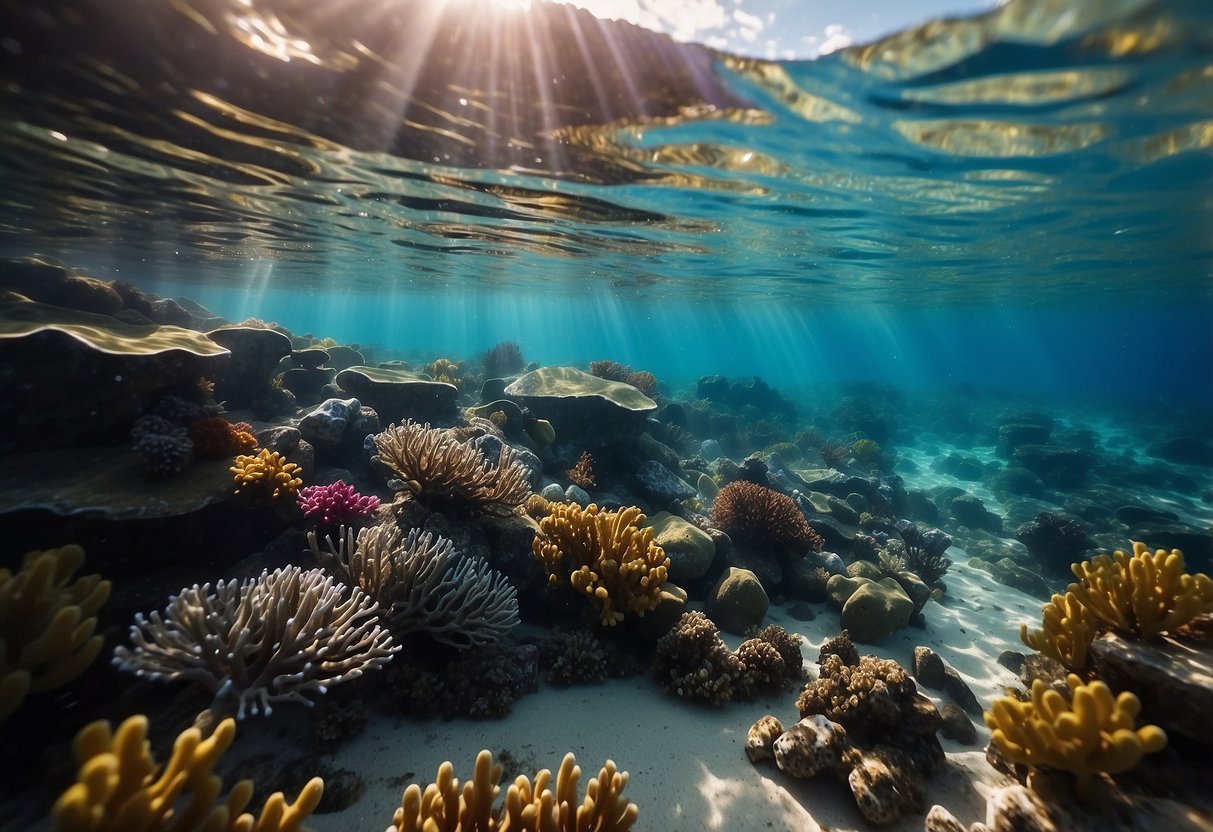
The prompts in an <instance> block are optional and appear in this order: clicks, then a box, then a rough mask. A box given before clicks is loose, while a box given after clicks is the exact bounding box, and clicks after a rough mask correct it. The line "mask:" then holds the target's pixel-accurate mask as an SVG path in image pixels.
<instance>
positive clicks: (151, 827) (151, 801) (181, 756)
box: [51, 716, 324, 832]
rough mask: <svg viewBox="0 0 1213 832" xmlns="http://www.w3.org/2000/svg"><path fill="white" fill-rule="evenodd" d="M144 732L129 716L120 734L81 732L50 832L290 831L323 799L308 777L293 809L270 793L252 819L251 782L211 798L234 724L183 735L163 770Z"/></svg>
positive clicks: (104, 725) (139, 720) (139, 719)
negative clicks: (74, 766)
mask: <svg viewBox="0 0 1213 832" xmlns="http://www.w3.org/2000/svg"><path fill="white" fill-rule="evenodd" d="M147 729H148V721H147V717H145V716H133V717H130V718H129V719H127V720H126V721H124V722H123V723H122V724H121V725H119V726H118V730H117V731H112V729H111V728H110V724H109V723H108V722H106V721H104V720H101V721H98V722H93V723H90V724H89V725H86V726H85V727H84V728H83V729H81V730H80V732H79V733H78V734H77V735H76V741H75V744H74V750H75V755H76V762H77V763H78V765H79V767H80V770H79V774H78V775H77V778H76V783H75V784H74V785H72V786H70V787H69V788H68V789H67V791H65V792H64V793H63V794H62V796H60V798H59V799H58V800H57V801H56V802H55V805H54V807H53V809H52V810H51V830H52V832H159V831H160V830H164V832H168V830H173V832H203V830H206V832H294V830H297V829H299V827H300V824H302V823H303V821H304V820H305V819H307V817H308V816H309V815H311V814H312V812H313V811H314V810H315V809H316V807H317V806H318V805H319V803H320V798H321V796H322V795H323V793H324V781H323V780H321V779H320V778H319V777H313V778H312V779H311V780H310V781H308V783H307V785H305V786H304V787H303V789H302V790H301V791H300V793H299V796H298V797H297V798H296V799H295V801H294V803H287V802H286V799H285V797H284V796H283V794H282V792H275V793H274V794H272V795H270V797H269V798H268V799H267V800H266V801H265V805H264V807H263V808H262V810H261V814H260V816H259V817H254V816H253V815H251V814H249V813H247V812H245V811H244V809H245V807H246V806H247V805H248V803H249V801H250V800H251V799H252V796H253V783H252V781H250V780H241V781H240V782H239V783H237V784H236V786H235V787H234V788H233V789H232V791H231V792H230V793H229V795H228V797H227V798H225V799H223V800H221V801H217V800H216V798H217V797H218V796H219V792H220V790H221V789H222V787H223V784H222V781H221V780H220V778H219V776H218V775H216V774H215V773H214V768H215V763H216V762H217V761H218V759H219V758H220V757H221V756H222V755H223V753H224V752H225V751H227V749H228V748H229V747H230V746H231V744H232V740H233V739H235V736H236V723H235V722H234V721H233V720H231V719H225V720H223V721H222V722H220V723H219V724H218V726H216V728H215V731H214V732H213V733H212V734H211V735H210V736H209V737H207V738H206V739H203V738H202V734H201V733H200V732H199V731H198V729H196V728H188V729H186V730H185V731H183V732H182V733H181V734H180V735H179V736H178V737H177V740H176V742H174V743H173V753H172V756H171V757H170V758H169V760H168V762H167V763H165V764H164V765H163V766H160V765H159V764H157V763H156V762H155V761H154V760H153V759H152V756H151V751H150V744H149V742H148V739H147Z"/></svg>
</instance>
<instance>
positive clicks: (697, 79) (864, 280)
mask: <svg viewBox="0 0 1213 832" xmlns="http://www.w3.org/2000/svg"><path fill="white" fill-rule="evenodd" d="M434 8H439V7H435V6H434V5H433V4H429V5H427V4H424V3H412V4H395V5H391V4H381V3H371V2H359V3H354V4H346V5H345V6H343V12H342V14H341V15H340V16H337V17H335V16H334V15H332V14H331V13H330V14H325V13H323V12H322V11H321V10H319V9H318V8H314V7H311V6H310V5H309V4H293V3H283V4H279V6H278V7H275V8H274V9H273V10H272V12H271V10H269V7H266V8H265V9H260V8H259V9H258V10H256V11H250V10H243V11H242V9H244V7H242V6H236V5H232V6H230V7H229V6H228V5H227V4H225V3H222V2H214V3H198V4H195V5H193V6H190V7H185V6H178V7H168V6H165V5H164V4H158V3H150V2H145V3H129V4H117V5H114V4H101V3H89V2H83V3H67V4H62V5H55V4H52V5H50V6H46V7H45V8H42V7H40V9H39V10H38V11H34V10H32V9H28V8H23V7H15V6H14V7H10V8H9V9H7V10H6V11H7V16H8V17H9V19H11V20H12V21H13V22H14V24H15V25H14V27H13V29H12V34H11V35H10V36H9V38H8V39H7V40H6V41H5V43H6V48H5V49H4V50H3V60H4V68H5V74H6V76H7V77H8V78H10V79H11V83H9V84H8V85H7V86H6V88H5V90H4V92H3V102H4V108H3V109H4V129H3V131H2V133H0V151H2V153H0V164H2V165H3V169H4V171H5V178H6V181H7V183H8V184H7V187H6V191H7V192H6V196H5V199H4V202H3V206H4V207H3V209H0V251H2V252H3V253H6V254H11V255H29V254H41V255H49V256H52V257H55V258H57V259H59V260H61V261H63V262H65V263H66V264H68V265H69V266H72V267H73V268H78V269H82V270H85V271H88V272H89V273H91V274H95V275H96V276H99V277H104V278H111V277H120V278H122V279H124V280H128V281H131V282H134V283H136V284H137V285H140V286H143V287H146V288H148V289H150V290H153V291H156V292H159V293H161V294H166V295H185V296H189V297H192V298H194V299H195V300H198V301H199V302H201V303H203V304H205V305H207V306H209V307H211V308H212V309H214V310H215V311H216V312H218V313H219V314H221V315H223V316H226V317H229V318H232V319H242V318H244V317H249V316H252V317H258V318H262V319H266V320H272V321H276V322H278V323H281V324H283V325H285V326H287V327H288V328H290V329H291V330H292V331H293V332H295V333H301V332H312V333H315V334H316V335H319V336H330V337H333V338H336V339H338V340H341V341H357V342H359V343H362V344H377V345H381V346H382V347H384V348H386V349H387V350H389V351H391V350H396V351H400V352H418V351H420V352H429V353H432V354H454V355H456V356H466V355H472V354H474V353H476V352H478V351H480V350H483V349H484V348H486V347H487V346H490V345H492V344H493V343H496V342H497V341H500V340H503V339H508V340H515V341H518V342H519V343H520V344H521V345H522V346H523V348H524V351H525V353H526V354H527V357H528V358H532V357H533V358H534V359H536V360H539V361H541V362H544V363H566V362H567V363H584V362H585V361H588V360H591V359H594V358H601V357H604V356H609V357H612V358H616V359H617V360H620V361H624V362H627V363H631V364H635V365H637V366H643V367H645V368H647V369H650V370H651V371H652V372H654V373H656V374H657V375H658V376H659V377H662V378H663V379H667V380H670V381H680V380H693V379H694V378H695V377H696V376H698V375H700V374H703V373H709V372H718V373H724V374H728V375H742V376H746V375H755V374H757V375H761V376H763V377H764V378H767V379H768V380H770V381H771V382H772V383H776V384H783V385H795V384H800V383H813V382H816V381H829V380H833V379H840V378H861V379H879V380H888V381H892V382H894V383H898V384H901V385H905V386H907V387H910V388H928V389H930V388H935V387H946V386H948V385H953V384H958V383H964V384H975V385H978V386H981V387H983V388H992V389H1007V390H1015V391H1020V392H1026V393H1040V394H1043V395H1049V394H1052V393H1054V392H1057V391H1072V392H1074V393H1083V394H1086V393H1091V394H1100V395H1112V396H1121V397H1145V398H1148V399H1149V398H1160V397H1161V398H1171V399H1184V400H1196V401H1200V402H1205V403H1208V402H1210V401H1213V373H1210V372H1209V368H1210V366H1211V365H1213V360H1211V359H1213V336H1211V335H1210V328H1209V326H1208V321H1209V320H1210V313H1211V312H1213V299H1211V297H1210V286H1213V283H1211V281H1210V276H1211V274H1210V273H1211V270H1213V258H1211V245H1210V235H1209V230H1210V228H1213V196H1211V193H1213V192H1211V191H1210V189H1209V187H1208V183H1209V182H1210V181H1213V153H1211V152H1210V148H1211V146H1213V138H1211V137H1213V122H1211V121H1210V120H1209V116H1210V113H1211V112H1213V106H1211V102H1213V74H1211V72H1210V66H1211V63H1210V61H1211V58H1210V47H1209V43H1208V40H1207V33H1208V31H1209V29H1210V26H1213V15H1211V11H1210V7H1209V6H1208V4H1205V3H1200V2H1117V3H1107V2H1088V3H1077V4H1074V3H1053V2H1016V3H1011V4H1009V5H1008V6H1006V7H1004V8H1002V9H1000V10H998V11H996V12H992V13H991V14H989V15H987V16H985V17H981V18H976V19H973V20H960V21H951V22H946V23H942V24H940V23H936V24H931V25H924V26H923V27H922V28H920V29H917V30H911V31H908V32H905V33H902V34H901V35H897V36H894V37H892V38H889V39H887V40H886V41H884V42H882V43H880V44H875V45H872V46H868V47H855V48H851V49H847V50H843V51H842V52H839V53H835V54H832V55H829V56H827V57H825V58H822V59H820V60H817V61H799V62H784V63H764V62H758V61H752V60H744V59H736V58H732V57H729V56H726V55H719V54H715V53H711V52H709V51H707V50H704V49H701V48H699V47H695V46H689V45H677V44H672V43H670V42H667V41H663V40H661V39H658V38H655V37H649V36H648V35H647V34H645V33H639V32H636V30H631V29H629V28H628V27H626V26H619V25H615V24H604V23H600V22H596V21H594V19H593V18H590V17H589V16H588V15H586V14H584V13H581V12H575V11H572V10H571V9H569V8H567V7H553V8H551V9H548V8H546V7H542V6H540V7H537V8H536V10H535V11H534V12H533V13H531V15H530V16H529V17H527V16H523V15H519V14H517V13H511V12H506V11H500V10H498V11H493V10H489V9H486V10H485V11H484V19H483V20H480V19H478V20H477V22H476V23H475V24H474V25H473V24H467V25H461V17H460V13H459V12H458V10H457V9H456V8H454V7H445V6H442V7H440V8H442V9H445V10H444V11H437V12H436V11H433V9H434ZM184 9H191V10H192V11H191V12H190V14H186V13H185V11H183V10H184ZM427 9H429V10H430V11H427ZM393 20H394V21H396V22H397V23H399V22H400V21H402V20H407V21H412V22H413V24H414V25H411V26H404V27H402V28H401V27H397V28H396V29H392V28H391V27H390V26H387V23H389V22H391V21H393ZM624 35H628V36H627V37H625V36H624ZM519 43H531V44H536V46H535V47H534V48H533V49H530V48H528V49H514V48H513V45H516V44H519ZM493 44H496V46H493ZM621 44H622V45H621ZM511 49H512V50H513V51H511ZM371 54H373V55H374V56H375V60H371V58H370V57H368V56H369V55H371ZM422 55H424V56H426V57H425V58H422V57H420V56H422ZM485 55H487V56H488V57H484V56H485ZM359 56H361V60H359ZM611 56H614V57H615V58H617V59H618V58H620V56H623V57H625V58H627V59H629V60H628V61H623V62H620V61H616V62H615V63H612V62H611V60H610V58H611ZM376 61H377V63H376ZM629 61H630V63H629ZM47 67H55V68H56V71H53V72H50V71H47ZM538 79H543V81H542V82H541V81H540V80H538ZM548 79H550V81H549V80H548Z"/></svg>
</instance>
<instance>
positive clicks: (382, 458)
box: [371, 420, 531, 515]
mask: <svg viewBox="0 0 1213 832" xmlns="http://www.w3.org/2000/svg"><path fill="white" fill-rule="evenodd" d="M375 448H376V449H377V451H378V453H376V454H375V455H374V456H373V457H371V461H372V462H373V463H375V464H376V465H378V466H379V467H380V468H382V469H384V470H385V471H386V472H387V474H388V475H389V476H392V477H395V478H396V479H397V480H399V481H400V483H401V486H400V487H401V488H402V489H404V490H406V491H407V492H408V493H409V494H411V495H412V496H413V497H415V498H416V499H417V500H419V501H420V502H422V503H423V504H425V505H426V506H428V507H433V506H434V505H435V504H450V505H454V506H461V507H465V508H471V509H476V510H479V511H483V512H486V513H490V514H502V515H504V514H509V513H510V512H511V511H513V509H514V508H515V507H517V506H520V505H522V503H523V502H525V501H526V498H527V497H529V496H530V494H531V487H530V483H529V479H528V477H529V472H528V471H527V469H526V468H525V467H523V466H522V465H520V464H519V463H518V462H517V461H516V460H515V458H514V451H513V450H512V449H511V448H510V447H509V446H508V445H503V446H502V448H501V452H500V454H499V456H498V458H497V461H496V463H493V462H490V461H489V460H487V459H485V457H484V454H482V453H481V452H480V451H479V450H477V448H476V447H475V446H474V445H471V444H467V443H462V442H458V441H456V440H455V439H454V438H453V437H452V436H450V435H449V434H448V432H447V431H444V430H442V429H440V428H431V427H430V426H429V425H428V424H426V425H419V424H417V423H416V422H413V421H411V420H410V421H407V422H405V423H403V424H400V425H390V426H388V428H387V429H386V430H384V431H383V432H382V433H379V434H377V435H376V436H375Z"/></svg>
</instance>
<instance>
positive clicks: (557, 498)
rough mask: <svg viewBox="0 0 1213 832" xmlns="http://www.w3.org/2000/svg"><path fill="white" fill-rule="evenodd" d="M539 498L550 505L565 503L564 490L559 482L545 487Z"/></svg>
mask: <svg viewBox="0 0 1213 832" xmlns="http://www.w3.org/2000/svg"><path fill="white" fill-rule="evenodd" d="M539 496H540V497H542V498H543V499H545V500H547V501H548V502H549V503H563V502H564V489H563V488H561V487H560V483H558V482H550V483H548V484H547V485H545V486H544V487H543V490H542V491H540V492H539Z"/></svg>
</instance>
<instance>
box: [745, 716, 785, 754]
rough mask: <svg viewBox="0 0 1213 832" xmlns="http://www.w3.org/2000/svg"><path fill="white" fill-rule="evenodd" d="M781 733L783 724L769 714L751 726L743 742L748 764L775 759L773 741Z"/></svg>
mask: <svg viewBox="0 0 1213 832" xmlns="http://www.w3.org/2000/svg"><path fill="white" fill-rule="evenodd" d="M782 733H783V723H781V722H780V721H779V720H778V719H776V718H775V717H773V716H771V715H770V714H767V715H766V716H764V717H761V718H759V720H758V721H757V722H755V723H754V724H753V725H751V726H750V730H749V733H747V734H746V740H745V755H746V756H747V757H749V758H750V762H751V763H757V762H760V761H762V760H773V759H775V748H774V746H775V740H776V739H777V738H778V737H779V735H780V734H782Z"/></svg>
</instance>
